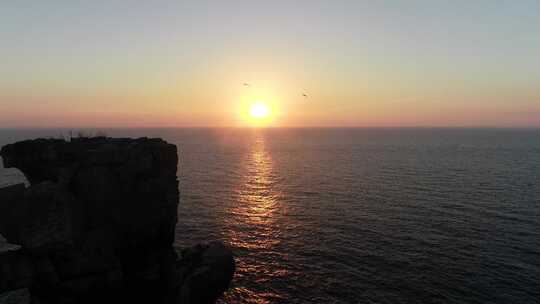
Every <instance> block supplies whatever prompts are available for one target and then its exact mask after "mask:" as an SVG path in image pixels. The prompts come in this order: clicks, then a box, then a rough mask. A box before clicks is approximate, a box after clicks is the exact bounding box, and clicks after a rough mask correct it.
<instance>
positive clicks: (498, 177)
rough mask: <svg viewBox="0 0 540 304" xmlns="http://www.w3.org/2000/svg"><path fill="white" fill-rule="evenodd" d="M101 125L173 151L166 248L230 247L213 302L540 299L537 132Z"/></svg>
mask: <svg viewBox="0 0 540 304" xmlns="http://www.w3.org/2000/svg"><path fill="white" fill-rule="evenodd" d="M68 131H69V130H61V129H10V130H8V129H3V130H2V129H0V146H1V145H5V144H8V143H12V142H15V141H19V140H23V139H30V138H37V137H58V136H59V135H60V134H65V135H67V134H68ZM92 131H95V130H92ZM99 131H103V132H104V133H106V134H107V135H108V136H114V137H142V136H148V137H162V138H164V139H165V140H167V141H169V142H171V143H174V144H176V145H178V148H179V156H180V158H179V159H180V164H179V171H178V174H179V179H180V193H181V198H180V207H179V209H178V218H179V220H178V225H177V233H176V242H175V246H177V247H178V248H182V247H184V246H188V245H193V244H195V243H197V242H200V241H208V240H214V239H219V240H223V241H224V242H226V243H227V244H229V245H230V246H231V247H232V248H233V250H234V251H235V254H236V256H237V274H236V277H235V279H234V283H233V286H232V288H231V290H230V291H229V292H228V293H227V294H226V296H225V298H224V299H223V303H538V302H539V301H540V130H538V129H429V128H422V129H414V128H409V129H391V128H386V129H383V128H379V129H369V128H365V129H354V128H351V129H110V130H99ZM0 170H1V172H0V177H2V176H3V179H1V180H0V186H2V185H5V184H6V183H7V181H6V180H8V179H9V178H10V177H11V178H17V177H16V176H15V177H14V176H13V174H16V173H13V172H14V171H9V174H8V173H6V172H7V171H5V169H0ZM8 175H9V176H10V177H6V176H8Z"/></svg>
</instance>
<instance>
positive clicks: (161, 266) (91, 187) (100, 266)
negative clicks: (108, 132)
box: [0, 137, 234, 303]
mask: <svg viewBox="0 0 540 304" xmlns="http://www.w3.org/2000/svg"><path fill="white" fill-rule="evenodd" d="M0 155H1V156H2V158H3V161H4V166H5V167H7V168H9V167H14V168H18V169H20V170H21V171H22V172H23V173H24V174H25V176H26V177H27V178H28V180H29V181H30V187H25V186H24V185H23V184H19V185H12V186H9V187H5V188H2V189H0V234H2V235H3V236H5V238H6V239H7V240H3V241H2V240H1V239H0V241H2V244H0V303H2V299H3V298H10V297H8V296H6V295H10V294H12V293H15V294H20V295H21V296H20V298H21V299H23V298H24V299H26V298H30V297H31V298H32V302H35V303H104V302H106V303H110V302H116V301H118V302H122V303H124V302H125V303H149V302H150V303H213V302H215V300H216V299H217V298H218V297H219V296H220V295H221V294H222V293H223V292H224V291H225V290H226V289H227V288H228V285H229V283H230V281H231V279H232V276H233V273H234V259H233V256H232V253H231V251H230V250H229V249H227V248H226V247H225V246H223V244H221V243H218V242H213V243H210V244H202V245H198V246H195V247H192V248H189V249H186V250H184V251H183V253H182V257H180V258H179V257H178V256H177V254H176V252H175V251H174V249H173V247H172V243H173V240H174V232H175V225H176V221H177V206H178V196H179V193H178V180H177V176H176V169H177V164H178V155H177V149H176V146H175V145H172V144H168V143H167V142H165V141H163V140H161V139H149V138H139V139H113V138H105V137H97V138H76V139H72V140H71V141H69V142H68V141H64V140H57V139H36V140H28V141H22V142H18V143H15V144H12V145H7V146H4V147H3V148H2V150H1V151H0ZM7 242H9V243H7ZM14 244H16V245H14ZM28 292H29V294H30V295H28ZM2 293H4V296H2V295H1V294H2ZM27 295H28V297H27ZM11 298H13V297H11ZM9 303H12V302H9Z"/></svg>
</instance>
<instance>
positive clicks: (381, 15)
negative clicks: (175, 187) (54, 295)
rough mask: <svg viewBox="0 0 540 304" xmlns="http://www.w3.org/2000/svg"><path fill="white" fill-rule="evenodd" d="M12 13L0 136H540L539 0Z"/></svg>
mask: <svg viewBox="0 0 540 304" xmlns="http://www.w3.org/2000/svg"><path fill="white" fill-rule="evenodd" d="M302 3H303V4H309V6H308V7H307V8H306V6H305V5H303V4H302ZM0 6H1V7H0V8H1V9H0V19H1V20H3V23H4V24H5V25H6V26H4V27H0V38H2V39H0V58H2V69H3V73H1V74H0V128H10V127H73V128H76V127H101V128H105V127H249V126H268V127H400V126H403V127H414V126H426V127H429V126H434V127H486V126H490V127H540V90H539V89H538V88H540V60H538V54H539V53H540V40H539V39H538V35H537V34H538V33H537V29H538V28H540V3H537V2H527V3H522V4H521V5H514V4H512V3H504V4H502V3H498V4H497V3H493V2H487V1H486V2H483V1H479V2H478V3H470V2H467V1H457V2H456V3H453V4H449V3H433V2H425V1H403V2H402V1H389V2H387V1H381V2H380V3H373V4H363V3H355V2H349V1H336V2H328V1H306V2H302V1H300V2H298V3H296V5H292V4H290V3H288V2H286V1H276V2H274V3H258V2H257V3H255V2H253V1H231V2H230V3H227V4H224V3H221V2H219V3H216V2H211V1H198V2H189V1H188V2H185V3H184V2H183V3H178V2H173V1H163V2H160V3H154V4H152V5H149V4H133V3H131V4H129V5H127V4H126V3H124V2H122V1H119V2H113V3H107V5H105V3H101V2H100V1H97V2H95V3H73V2H70V1H58V2H55V3H54V4H50V5H49V4H44V3H42V2H33V3H31V4H27V5H22V4H17V3H9V4H1V5H0ZM127 7H129V10H126V8H127ZM456 16H458V17H456ZM246 82H247V83H249V84H250V85H249V86H244V85H243V84H244V83H246ZM304 93H306V94H307V95H308V97H307V98H305V97H304V96H302V95H303V94H304ZM258 101H263V102H265V103H267V104H268V105H269V107H270V108H271V113H272V114H271V116H270V117H269V118H268V119H267V121H265V122H264V123H256V122H254V120H251V119H246V113H247V111H249V108H250V106H251V105H252V104H253V103H255V102H258Z"/></svg>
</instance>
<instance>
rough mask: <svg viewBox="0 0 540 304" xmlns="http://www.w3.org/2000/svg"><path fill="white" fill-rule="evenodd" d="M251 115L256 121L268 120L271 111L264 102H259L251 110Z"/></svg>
mask: <svg viewBox="0 0 540 304" xmlns="http://www.w3.org/2000/svg"><path fill="white" fill-rule="evenodd" d="M249 115H251V117H253V118H255V119H263V118H267V117H268V116H269V115H270V109H269V108H268V106H267V105H266V104H265V103H264V102H261V101H258V102H255V103H254V104H252V105H251V107H250V108H249Z"/></svg>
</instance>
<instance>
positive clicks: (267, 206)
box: [223, 131, 287, 304]
mask: <svg viewBox="0 0 540 304" xmlns="http://www.w3.org/2000/svg"><path fill="white" fill-rule="evenodd" d="M254 132H255V133H253V136H254V137H253V143H252V145H251V148H250V149H249V150H248V152H247V153H246V155H245V158H244V160H243V162H244V166H243V178H242V179H241V181H240V182H239V184H238V185H237V186H236V188H235V191H234V192H235V194H236V197H235V201H236V203H235V204H234V205H233V206H231V210H230V211H229V214H231V215H232V216H231V218H229V219H228V221H229V223H228V225H229V226H230V227H234V229H226V231H224V233H225V234H226V235H225V238H226V239H227V240H228V241H229V243H230V245H231V246H232V247H233V248H234V250H235V253H236V255H237V258H236V263H237V265H236V266H237V272H236V275H235V281H236V282H239V281H243V279H244V274H246V273H249V274H251V275H253V274H258V275H255V277H259V278H266V280H268V279H271V278H273V279H279V277H282V276H286V275H287V270H286V269H284V268H283V266H281V265H280V264H281V263H279V262H278V261H279V260H280V259H283V258H286V253H284V252H282V250H277V249H276V247H277V246H279V244H280V242H281V238H280V235H281V229H280V225H279V219H280V217H281V216H282V215H283V214H284V210H283V206H282V194H281V191H280V190H279V183H278V176H277V174H276V171H277V170H275V168H274V164H273V162H272V156H271V154H270V153H269V151H268V149H267V147H266V141H265V137H264V133H263V132H260V131H254ZM260 254H264V255H267V256H273V257H275V258H276V260H277V261H275V262H272V263H270V262H269V263H266V262H262V263H261V262H258V263H257V262H255V261H256V260H257V258H256V256H257V255H260ZM256 283H259V284H261V283H263V284H262V285H269V284H264V282H256ZM241 285H244V286H241ZM249 285H250V284H249V283H248V282H242V283H241V284H240V286H238V287H233V288H232V289H231V290H230V291H229V292H227V294H226V295H225V297H224V299H223V300H224V301H225V302H241V301H244V300H246V299H251V302H252V303H259V304H262V303H269V302H268V300H269V299H272V298H274V299H277V298H279V295H278V294H277V293H273V292H272V291H271V290H270V289H269V290H265V291H261V290H259V291H257V290H253V289H251V288H250V286H249Z"/></svg>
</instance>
